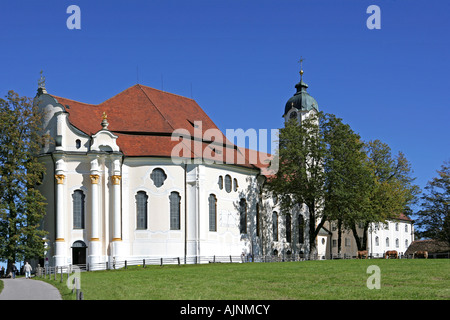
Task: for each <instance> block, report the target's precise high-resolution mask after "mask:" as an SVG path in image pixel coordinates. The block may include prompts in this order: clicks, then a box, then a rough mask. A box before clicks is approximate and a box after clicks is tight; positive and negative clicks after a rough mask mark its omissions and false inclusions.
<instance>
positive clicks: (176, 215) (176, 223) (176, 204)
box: [169, 191, 181, 230]
mask: <svg viewBox="0 0 450 320" xmlns="http://www.w3.org/2000/svg"><path fill="white" fill-rule="evenodd" d="M169 200H170V230H180V202H181V197H180V194H179V193H178V192H175V191H173V192H171V193H170V196H169Z"/></svg>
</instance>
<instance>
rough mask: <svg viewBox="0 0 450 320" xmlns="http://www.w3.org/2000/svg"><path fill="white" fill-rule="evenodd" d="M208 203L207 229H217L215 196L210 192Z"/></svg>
mask: <svg viewBox="0 0 450 320" xmlns="http://www.w3.org/2000/svg"><path fill="white" fill-rule="evenodd" d="M208 205H209V231H217V198H216V196H215V195H214V194H210V195H209V198H208Z"/></svg>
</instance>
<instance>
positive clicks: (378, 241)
mask: <svg viewBox="0 0 450 320" xmlns="http://www.w3.org/2000/svg"><path fill="white" fill-rule="evenodd" d="M379 245H380V238H378V236H376V237H375V246H377V247H378V246H379Z"/></svg>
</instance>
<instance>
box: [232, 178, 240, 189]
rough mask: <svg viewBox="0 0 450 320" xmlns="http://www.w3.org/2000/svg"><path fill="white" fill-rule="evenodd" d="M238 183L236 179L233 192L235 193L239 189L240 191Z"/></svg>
mask: <svg viewBox="0 0 450 320" xmlns="http://www.w3.org/2000/svg"><path fill="white" fill-rule="evenodd" d="M238 187H239V186H238V181H237V179H236V178H234V179H233V190H234V191H237V189H238Z"/></svg>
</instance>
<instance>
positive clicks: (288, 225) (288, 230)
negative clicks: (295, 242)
mask: <svg viewBox="0 0 450 320" xmlns="http://www.w3.org/2000/svg"><path fill="white" fill-rule="evenodd" d="M286 242H291V214H290V213H288V214H287V215H286Z"/></svg>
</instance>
